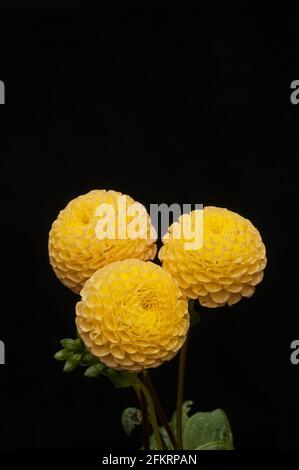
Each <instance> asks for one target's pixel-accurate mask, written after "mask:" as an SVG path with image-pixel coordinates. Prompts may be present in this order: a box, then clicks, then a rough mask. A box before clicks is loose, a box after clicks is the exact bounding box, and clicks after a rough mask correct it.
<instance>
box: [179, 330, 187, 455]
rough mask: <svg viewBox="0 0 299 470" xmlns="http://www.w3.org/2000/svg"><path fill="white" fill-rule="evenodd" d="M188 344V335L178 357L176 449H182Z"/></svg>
mask: <svg viewBox="0 0 299 470" xmlns="http://www.w3.org/2000/svg"><path fill="white" fill-rule="evenodd" d="M187 345H188V335H187V337H186V339H185V342H184V344H183V346H182V348H181V351H180V359H179V375H178V390H177V403H176V438H177V444H178V449H180V450H182V449H183V436H182V408H183V399H184V381H185V366H186V353H187Z"/></svg>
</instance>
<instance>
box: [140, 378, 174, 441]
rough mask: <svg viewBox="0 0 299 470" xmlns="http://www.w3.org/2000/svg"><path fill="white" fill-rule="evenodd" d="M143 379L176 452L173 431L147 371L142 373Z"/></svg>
mask: <svg viewBox="0 0 299 470" xmlns="http://www.w3.org/2000/svg"><path fill="white" fill-rule="evenodd" d="M143 377H144V381H145V383H146V385H147V388H148V390H149V392H150V394H151V396H152V399H153V402H154V404H155V407H156V410H157V413H158V416H159V418H160V420H161V422H162V424H163V426H164V427H165V429H166V431H167V434H168V436H169V439H170V441H171V443H172V446H173V448H174V450H176V449H177V448H178V446H177V442H176V439H175V437H174V434H173V431H172V429H171V427H170V425H169V422H168V419H167V416H166V413H165V411H164V409H163V406H162V404H161V402H160V400H159V397H158V395H157V393H156V391H155V389H154V387H153V384H152V381H151V378H150V375H149V373H148V372H147V371H144V372H143Z"/></svg>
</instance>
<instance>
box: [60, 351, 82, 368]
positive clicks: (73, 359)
mask: <svg viewBox="0 0 299 470" xmlns="http://www.w3.org/2000/svg"><path fill="white" fill-rule="evenodd" d="M81 357H82V356H81V354H73V355H72V356H70V358H69V359H68V360H67V361H66V363H65V364H64V368H63V372H72V370H74V369H76V367H77V366H78V365H79V363H80V361H81Z"/></svg>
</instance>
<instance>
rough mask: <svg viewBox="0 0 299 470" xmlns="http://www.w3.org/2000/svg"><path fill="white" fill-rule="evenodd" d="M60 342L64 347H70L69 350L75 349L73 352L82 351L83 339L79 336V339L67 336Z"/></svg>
mask: <svg viewBox="0 0 299 470" xmlns="http://www.w3.org/2000/svg"><path fill="white" fill-rule="evenodd" d="M60 343H61V345H62V347H63V348H64V349H68V350H69V351H73V352H78V351H80V350H81V349H82V346H83V343H82V340H81V339H80V338H77V339H71V338H66V339H62V340H61V341H60Z"/></svg>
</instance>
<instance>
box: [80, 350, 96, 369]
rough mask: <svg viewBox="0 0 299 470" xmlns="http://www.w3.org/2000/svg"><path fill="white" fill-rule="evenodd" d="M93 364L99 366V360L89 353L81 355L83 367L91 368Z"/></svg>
mask: <svg viewBox="0 0 299 470" xmlns="http://www.w3.org/2000/svg"><path fill="white" fill-rule="evenodd" d="M93 364H101V363H100V361H99V359H98V358H97V357H95V356H93V354H91V353H89V352H85V353H83V354H82V360H81V365H83V366H92V365H93Z"/></svg>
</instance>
